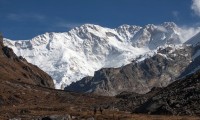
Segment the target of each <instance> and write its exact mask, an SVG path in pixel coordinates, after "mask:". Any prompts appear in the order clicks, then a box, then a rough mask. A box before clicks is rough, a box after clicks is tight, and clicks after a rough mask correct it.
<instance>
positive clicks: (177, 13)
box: [172, 10, 180, 20]
mask: <svg viewBox="0 0 200 120" xmlns="http://www.w3.org/2000/svg"><path fill="white" fill-rule="evenodd" d="M179 14H180V13H179V12H178V11H176V10H175V11H172V15H173V17H174V18H175V19H176V20H179Z"/></svg>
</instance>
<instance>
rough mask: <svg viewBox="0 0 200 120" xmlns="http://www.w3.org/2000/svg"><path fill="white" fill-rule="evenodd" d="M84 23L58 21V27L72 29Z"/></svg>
mask: <svg viewBox="0 0 200 120" xmlns="http://www.w3.org/2000/svg"><path fill="white" fill-rule="evenodd" d="M82 24H83V23H73V22H58V23H56V27H62V28H68V29H72V28H74V27H77V26H80V25H82Z"/></svg>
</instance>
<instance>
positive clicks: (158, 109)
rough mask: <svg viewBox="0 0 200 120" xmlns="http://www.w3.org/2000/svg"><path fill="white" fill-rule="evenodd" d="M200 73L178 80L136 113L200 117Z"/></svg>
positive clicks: (136, 110)
mask: <svg viewBox="0 0 200 120" xmlns="http://www.w3.org/2000/svg"><path fill="white" fill-rule="evenodd" d="M199 99H200V71H198V72H196V73H195V74H192V75H190V76H188V77H186V78H184V79H181V80H178V81H176V82H174V83H172V84H170V85H169V86H168V87H166V88H164V89H163V90H161V91H160V92H159V93H157V94H156V95H155V96H154V97H152V98H150V99H149V100H148V101H147V102H145V103H144V104H142V105H141V106H140V107H138V108H137V109H135V110H133V112H135V113H149V114H173V115H200V100H199Z"/></svg>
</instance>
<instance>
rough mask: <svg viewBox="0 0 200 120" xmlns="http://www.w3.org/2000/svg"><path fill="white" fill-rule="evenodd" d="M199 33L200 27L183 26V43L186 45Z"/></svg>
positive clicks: (181, 30)
mask: <svg viewBox="0 0 200 120" xmlns="http://www.w3.org/2000/svg"><path fill="white" fill-rule="evenodd" d="M199 32H200V27H188V26H182V27H181V29H180V34H181V35H180V36H181V41H182V42H183V43H184V42H186V41H187V40H188V39H190V38H191V37H193V36H194V35H196V34H197V33H199Z"/></svg>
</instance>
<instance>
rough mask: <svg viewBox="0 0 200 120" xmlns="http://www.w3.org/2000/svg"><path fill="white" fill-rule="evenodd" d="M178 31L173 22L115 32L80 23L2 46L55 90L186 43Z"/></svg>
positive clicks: (8, 40) (124, 27)
mask: <svg viewBox="0 0 200 120" xmlns="http://www.w3.org/2000/svg"><path fill="white" fill-rule="evenodd" d="M182 31H183V29H182V28H180V27H178V26H177V25H176V24H175V23H173V22H165V23H163V24H161V25H153V24H148V25H145V26H144V27H140V26H135V25H121V26H119V27H118V28H115V29H111V28H106V27H101V26H99V25H93V24H84V25H82V26H79V27H75V28H73V29H72V30H70V31H68V32H63V33H55V32H51V33H45V34H42V35H38V36H36V37H34V38H32V39H30V40H10V39H6V38H5V39H4V45H6V46H9V47H11V48H12V49H13V50H14V52H15V53H16V54H17V55H18V56H22V57H24V58H26V59H27V61H28V62H30V63H32V64H35V65H37V66H38V67H40V68H41V69H42V70H44V71H45V72H47V73H48V74H49V75H50V76H51V77H52V78H53V79H54V83H55V85H56V86H55V87H56V89H64V87H66V86H67V85H69V84H71V83H72V82H75V81H78V80H80V79H81V78H83V77H85V76H93V75H94V71H97V70H99V69H101V68H108V67H113V68H116V67H121V66H123V65H126V64H129V63H130V62H131V61H133V60H134V59H135V58H138V56H145V54H147V53H148V54H149V53H150V52H152V51H154V50H156V49H157V48H158V47H159V46H165V45H170V44H174V45H178V44H182V43H183V42H185V41H186V40H183V37H182V36H183V35H182V34H183V33H182ZM196 33H197V32H196ZM196 33H194V34H196ZM194 34H192V35H194ZM191 37H192V36H191Z"/></svg>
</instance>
